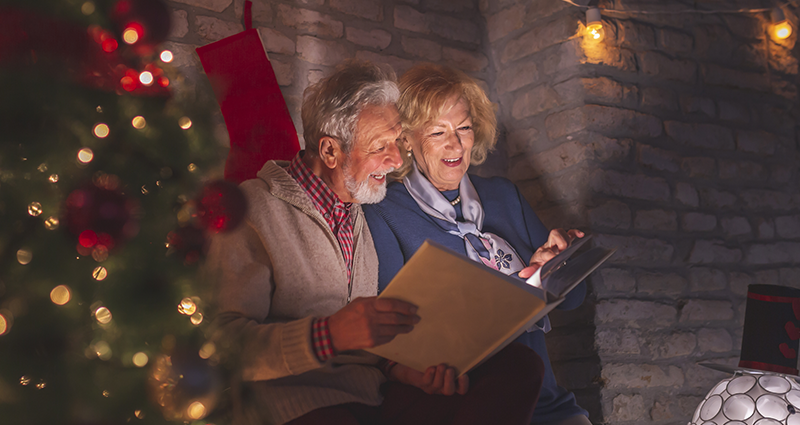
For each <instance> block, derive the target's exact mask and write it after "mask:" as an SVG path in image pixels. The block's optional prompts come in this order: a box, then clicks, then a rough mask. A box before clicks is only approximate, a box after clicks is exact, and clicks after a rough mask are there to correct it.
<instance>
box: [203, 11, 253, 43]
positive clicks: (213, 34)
mask: <svg viewBox="0 0 800 425" xmlns="http://www.w3.org/2000/svg"><path fill="white" fill-rule="evenodd" d="M194 25H195V27H196V28H197V34H198V35H199V36H200V37H202V38H203V39H204V40H208V41H217V40H222V39H223V38H225V37H228V36H230V35H234V34H236V33H238V32H242V30H244V27H243V26H242V24H240V23H238V22H228V21H223V20H220V19H217V18H212V17H210V16H195V18H194Z"/></svg>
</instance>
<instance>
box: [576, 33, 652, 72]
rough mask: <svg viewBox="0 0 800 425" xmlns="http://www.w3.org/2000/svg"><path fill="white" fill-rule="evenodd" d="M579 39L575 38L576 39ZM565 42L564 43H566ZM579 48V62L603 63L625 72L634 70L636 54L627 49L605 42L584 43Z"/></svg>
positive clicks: (635, 69) (635, 68)
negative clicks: (611, 45) (614, 46)
mask: <svg viewBox="0 0 800 425" xmlns="http://www.w3.org/2000/svg"><path fill="white" fill-rule="evenodd" d="M577 40H579V39H576V40H575V41H577ZM566 44H567V43H564V45H566ZM580 49H581V58H582V61H581V63H587V64H593V65H604V66H607V67H611V68H616V69H619V70H620V71H625V72H635V71H637V69H638V68H637V67H636V55H635V54H634V53H633V51H631V50H628V49H617V48H613V47H609V46H606V44H605V43H598V44H597V45H594V46H592V45H589V46H587V45H584V46H583V47H582V48H580Z"/></svg>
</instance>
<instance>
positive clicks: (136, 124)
mask: <svg viewBox="0 0 800 425" xmlns="http://www.w3.org/2000/svg"><path fill="white" fill-rule="evenodd" d="M131 125H133V128H135V129H137V130H141V129H143V128H144V127H145V126H146V125H147V121H145V119H144V117H143V116H141V115H138V116H135V117H133V119H132V120H131Z"/></svg>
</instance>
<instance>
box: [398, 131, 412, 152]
mask: <svg viewBox="0 0 800 425" xmlns="http://www.w3.org/2000/svg"><path fill="white" fill-rule="evenodd" d="M401 137H402V141H401V142H400V143H401V144H402V145H403V149H405V151H406V152H411V142H409V141H408V135H407V134H403V135H402V136H401Z"/></svg>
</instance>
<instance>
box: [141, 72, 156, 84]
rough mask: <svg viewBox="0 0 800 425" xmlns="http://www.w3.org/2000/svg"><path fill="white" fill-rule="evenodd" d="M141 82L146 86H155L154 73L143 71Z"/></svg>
mask: <svg viewBox="0 0 800 425" xmlns="http://www.w3.org/2000/svg"><path fill="white" fill-rule="evenodd" d="M139 82H140V83H142V84H144V85H145V86H149V85H150V84H153V73H152V72H150V71H142V73H141V74H139Z"/></svg>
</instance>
